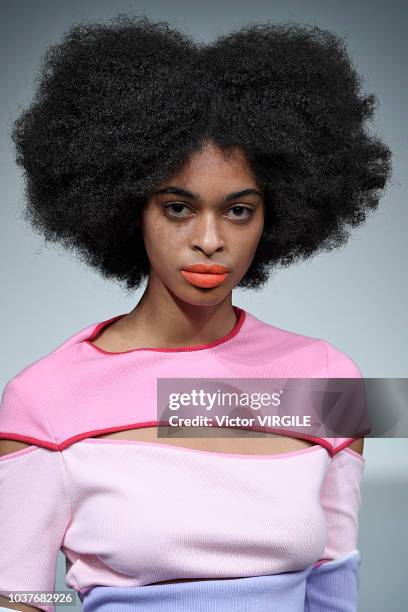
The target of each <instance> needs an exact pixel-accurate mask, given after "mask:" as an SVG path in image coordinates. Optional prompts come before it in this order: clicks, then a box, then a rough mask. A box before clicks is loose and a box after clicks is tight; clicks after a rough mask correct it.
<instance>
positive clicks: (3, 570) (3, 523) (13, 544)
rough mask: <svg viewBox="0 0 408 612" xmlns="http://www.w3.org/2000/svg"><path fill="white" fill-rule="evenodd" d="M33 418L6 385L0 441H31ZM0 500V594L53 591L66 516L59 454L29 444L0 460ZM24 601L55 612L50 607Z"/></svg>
mask: <svg viewBox="0 0 408 612" xmlns="http://www.w3.org/2000/svg"><path fill="white" fill-rule="evenodd" d="M38 420H39V416H38V414H37V415H36V416H35V417H33V416H32V415H31V414H30V406H28V405H26V404H24V403H23V400H22V393H21V391H20V392H19V385H18V384H16V383H15V382H13V384H11V383H8V384H7V385H6V387H5V389H4V391H3V394H2V398H1V403H0V431H1V432H2V433H1V435H0V437H2V438H9V439H14V440H16V439H22V438H27V437H28V438H30V437H36V435H38V429H36V430H35V431H34V432H33V433H34V434H35V435H33V436H30V434H31V433H32V432H31V430H30V427H29V425H30V423H33V422H34V421H35V422H36V427H37V428H38V426H39V422H38ZM19 424H21V429H20V427H19ZM44 428H45V429H47V428H48V425H46V424H45V425H44ZM7 434H10V435H7ZM0 500H1V501H0V542H1V546H0V594H1V595H3V596H6V597H7V595H8V592H9V591H29V592H33V591H47V592H53V591H54V589H55V574H56V563H57V557H58V552H59V550H60V547H61V544H62V542H63V539H64V534H65V531H66V529H67V526H68V524H69V521H70V516H71V506H70V500H69V492H68V488H67V483H66V480H65V472H64V465H63V459H62V456H61V452H60V451H58V450H50V449H47V448H43V447H40V446H36V445H34V444H33V445H31V446H27V447H26V448H23V449H21V450H18V451H15V452H12V453H10V454H8V455H3V456H1V457H0ZM48 599H50V598H49V597H48ZM27 603H28V604H31V605H33V606H35V607H37V608H40V609H41V610H45V611H47V612H53V611H54V610H55V606H54V605H52V604H50V603H46V602H44V603H40V602H37V601H34V600H32V601H31V602H29V601H27Z"/></svg>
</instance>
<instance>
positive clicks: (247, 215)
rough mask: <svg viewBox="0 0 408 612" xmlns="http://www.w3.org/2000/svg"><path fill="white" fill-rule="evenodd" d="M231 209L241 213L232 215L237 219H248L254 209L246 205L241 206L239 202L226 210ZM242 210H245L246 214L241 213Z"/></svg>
mask: <svg viewBox="0 0 408 612" xmlns="http://www.w3.org/2000/svg"><path fill="white" fill-rule="evenodd" d="M232 210H235V211H238V212H239V213H241V214H239V215H238V216H237V217H235V216H234V217H233V218H235V219H238V220H240V219H249V218H250V217H251V216H252V215H253V214H254V211H253V209H252V208H249V207H248V206H241V205H239V204H237V205H236V206H233V207H232V208H230V209H229V211H228V212H231V211H232ZM243 211H246V213H247V214H246V215H243V214H242V212H243Z"/></svg>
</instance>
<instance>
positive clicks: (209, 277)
mask: <svg viewBox="0 0 408 612" xmlns="http://www.w3.org/2000/svg"><path fill="white" fill-rule="evenodd" d="M181 274H182V275H183V277H184V278H185V279H186V281H187V282H188V283H190V285H194V286H195V287H201V288H203V289H211V288H212V287H218V285H221V284H222V283H223V282H224V281H225V279H226V278H227V276H228V272H226V273H225V274H220V273H218V274H214V273H213V274H204V273H202V272H190V271H189V270H181Z"/></svg>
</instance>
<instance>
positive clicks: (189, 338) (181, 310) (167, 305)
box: [116, 275, 237, 348]
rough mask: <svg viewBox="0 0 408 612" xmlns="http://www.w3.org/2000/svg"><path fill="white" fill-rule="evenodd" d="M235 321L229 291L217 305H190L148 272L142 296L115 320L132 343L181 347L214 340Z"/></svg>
mask: <svg viewBox="0 0 408 612" xmlns="http://www.w3.org/2000/svg"><path fill="white" fill-rule="evenodd" d="M236 321H237V317H236V315H235V312H234V309H233V307H232V293H230V294H229V295H228V296H227V297H226V298H225V299H224V300H222V301H221V302H219V303H218V304H211V305H202V304H200V305H195V304H190V303H187V302H184V301H183V300H180V299H179V298H177V296H175V295H174V294H173V293H172V292H171V291H169V289H168V288H167V287H166V286H165V285H163V283H162V282H161V281H160V279H158V278H157V276H155V275H150V277H149V282H148V285H147V287H146V289H145V291H144V293H143V295H142V297H141V299H140V300H139V302H138V303H137V305H136V306H135V308H134V309H133V310H132V311H131V312H129V314H127V315H126V316H125V317H123V318H122V319H121V320H120V321H118V323H117V330H116V331H117V332H118V333H119V334H120V335H121V336H122V337H123V338H126V340H127V341H128V342H130V343H132V344H138V343H140V344H142V345H143V346H151V347H163V348H165V347H181V346H189V345H191V346H193V345H196V344H208V343H211V342H214V341H215V340H217V339H218V338H222V337H223V336H225V335H226V334H228V333H229V332H230V331H231V330H232V329H233V328H234V326H235V324H236Z"/></svg>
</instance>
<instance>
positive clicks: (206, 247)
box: [191, 213, 225, 255]
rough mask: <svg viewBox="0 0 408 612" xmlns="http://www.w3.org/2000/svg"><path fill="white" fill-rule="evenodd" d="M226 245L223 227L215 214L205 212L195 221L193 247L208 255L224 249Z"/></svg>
mask: <svg viewBox="0 0 408 612" xmlns="http://www.w3.org/2000/svg"><path fill="white" fill-rule="evenodd" d="M224 247H225V244H224V239H223V237H222V235H221V229H220V227H219V224H218V223H217V220H216V219H215V218H214V215H212V214H211V213H210V214H207V215H205V214H203V215H202V216H201V218H198V219H197V221H196V222H195V223H194V230H193V238H192V240H191V248H192V249H194V250H197V249H198V250H200V251H203V253H205V254H206V255H211V254H212V253H214V252H216V251H222V250H223V249H224Z"/></svg>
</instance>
